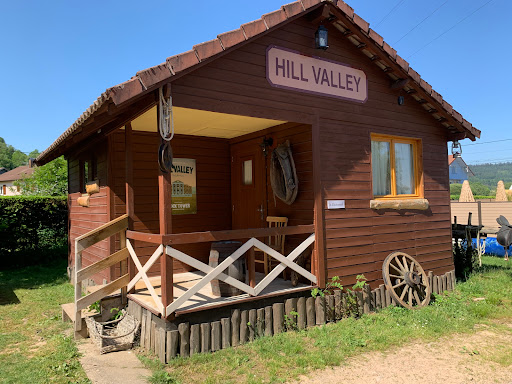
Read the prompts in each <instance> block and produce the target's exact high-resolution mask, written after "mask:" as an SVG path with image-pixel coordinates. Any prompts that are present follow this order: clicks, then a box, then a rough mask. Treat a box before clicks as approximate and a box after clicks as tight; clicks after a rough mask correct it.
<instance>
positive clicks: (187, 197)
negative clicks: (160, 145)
mask: <svg viewBox="0 0 512 384" xmlns="http://www.w3.org/2000/svg"><path fill="white" fill-rule="evenodd" d="M171 184H172V214H173V215H190V214H195V213H197V198H196V160H195V159H173V160H172V172H171Z"/></svg>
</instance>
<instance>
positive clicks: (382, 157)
mask: <svg viewBox="0 0 512 384" xmlns="http://www.w3.org/2000/svg"><path fill="white" fill-rule="evenodd" d="M372 175H373V195H374V196H383V195H389V194H391V162H390V156H389V142H387V141H372Z"/></svg>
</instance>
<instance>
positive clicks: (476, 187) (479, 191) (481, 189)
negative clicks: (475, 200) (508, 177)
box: [469, 181, 491, 196]
mask: <svg viewBox="0 0 512 384" xmlns="http://www.w3.org/2000/svg"><path fill="white" fill-rule="evenodd" d="M469 185H470V186H471V192H473V195H475V196H476V195H478V196H489V194H490V192H491V191H490V188H489V187H488V186H487V185H484V184H482V183H479V182H473V181H472V182H470V183H469Z"/></svg>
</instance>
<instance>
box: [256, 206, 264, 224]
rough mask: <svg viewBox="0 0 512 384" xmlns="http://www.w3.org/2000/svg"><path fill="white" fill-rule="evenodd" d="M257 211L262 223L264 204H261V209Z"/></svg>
mask: <svg viewBox="0 0 512 384" xmlns="http://www.w3.org/2000/svg"><path fill="white" fill-rule="evenodd" d="M257 211H258V212H259V213H260V218H261V221H263V204H260V208H259V209H257Z"/></svg>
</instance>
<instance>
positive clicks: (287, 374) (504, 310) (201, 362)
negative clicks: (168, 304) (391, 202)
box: [139, 257, 512, 384]
mask: <svg viewBox="0 0 512 384" xmlns="http://www.w3.org/2000/svg"><path fill="white" fill-rule="evenodd" d="M482 260H483V263H484V265H483V267H482V268H481V269H479V270H478V271H476V272H475V273H473V274H472V275H471V276H470V278H469V279H468V280H467V281H466V282H463V283H459V284H457V289H456V290H455V291H454V292H451V293H448V294H446V295H445V296H439V295H437V296H436V297H435V301H434V302H433V303H432V304H431V305H429V306H428V307H426V308H422V309H420V310H413V311H410V310H406V309H403V308H398V307H391V308H387V309H384V310H382V311H380V312H379V313H375V314H370V315H364V316H362V317H361V318H360V319H357V320H356V319H353V318H349V319H345V320H343V321H340V322H338V323H334V324H328V325H326V326H322V327H315V328H311V329H308V330H306V331H300V332H288V333H283V334H280V335H276V336H274V337H262V338H260V339H257V340H256V341H254V342H253V343H249V344H246V345H243V346H240V347H237V348H230V349H226V350H222V351H219V352H215V353H212V354H199V355H194V356H192V357H190V358H188V359H181V358H178V359H175V360H174V361H172V362H171V363H170V364H168V365H167V366H164V365H162V364H161V363H159V362H156V361H155V359H154V358H153V357H151V356H148V355H143V354H142V355H140V356H139V357H140V358H141V360H142V361H143V363H145V364H146V366H148V367H149V368H150V369H152V370H153V377H152V378H151V380H152V381H151V382H152V383H237V384H239V383H282V382H286V381H289V380H291V379H294V378H297V377H298V376H299V375H301V374H305V373H308V372H310V371H312V370H314V369H321V368H325V367H332V366H337V365H340V364H341V363H343V361H344V360H345V359H346V358H348V357H350V356H355V355H357V354H360V353H364V352H368V351H384V350H387V349H389V348H393V347H398V346H401V345H404V344H405V343H408V342H414V341H434V340H437V339H439V338H440V337H442V336H446V335H449V334H453V333H468V332H474V327H475V325H476V324H486V326H489V327H499V326H500V325H499V324H498V323H499V321H498V322H497V321H496V320H500V319H510V318H512V289H510V287H511V286H512V263H510V262H509V263H507V262H505V261H503V259H501V258H493V257H483V258H482ZM476 298H478V299H479V300H474V299H476ZM482 298H483V299H482ZM502 355H503V354H499V353H497V354H496V356H495V357H494V359H498V356H499V363H500V364H508V363H509V358H508V357H507V356H506V355H504V357H503V358H502V357H501V356H502Z"/></svg>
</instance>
